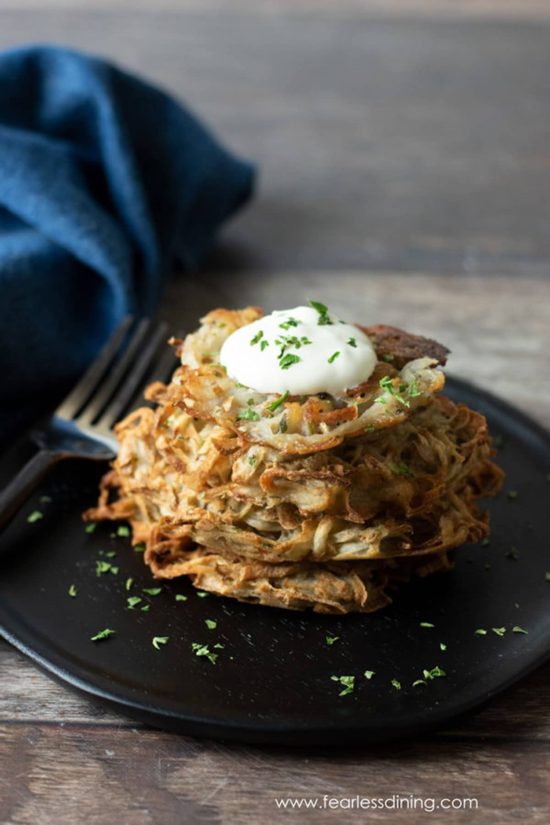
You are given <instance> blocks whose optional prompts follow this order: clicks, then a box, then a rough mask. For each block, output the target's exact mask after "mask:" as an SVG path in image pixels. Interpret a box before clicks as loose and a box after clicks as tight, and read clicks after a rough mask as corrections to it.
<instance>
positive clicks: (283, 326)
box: [279, 316, 300, 330]
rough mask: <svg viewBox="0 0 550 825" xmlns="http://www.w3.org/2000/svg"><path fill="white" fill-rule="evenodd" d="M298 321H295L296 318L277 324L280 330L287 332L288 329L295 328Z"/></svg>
mask: <svg viewBox="0 0 550 825" xmlns="http://www.w3.org/2000/svg"><path fill="white" fill-rule="evenodd" d="M299 323H300V321H297V320H296V318H292V316H291V317H290V318H287V319H286V321H284V322H283V323H282V324H279V326H280V328H281V329H285V330H288V329H290V327H297V326H298V324H299Z"/></svg>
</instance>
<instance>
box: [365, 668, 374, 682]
mask: <svg viewBox="0 0 550 825" xmlns="http://www.w3.org/2000/svg"><path fill="white" fill-rule="evenodd" d="M375 673H376V671H374V670H365V674H364V675H365V679H369V680H370V679H372V677H373V676H374V675H375Z"/></svg>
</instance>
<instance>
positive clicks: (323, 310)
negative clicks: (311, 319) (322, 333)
mask: <svg viewBox="0 0 550 825" xmlns="http://www.w3.org/2000/svg"><path fill="white" fill-rule="evenodd" d="M309 303H310V306H312V307H313V309H315V310H316V311H317V312H318V313H319V318H318V319H317V324H318V325H319V326H320V327H322V326H328V325H330V324H332V321H331V319H330V315H329V314H328V307H326V306H325V305H324V304H322V303H321V302H320V301H310V302H309Z"/></svg>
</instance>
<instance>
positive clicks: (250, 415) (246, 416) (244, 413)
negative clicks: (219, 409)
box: [237, 407, 260, 421]
mask: <svg viewBox="0 0 550 825" xmlns="http://www.w3.org/2000/svg"><path fill="white" fill-rule="evenodd" d="M241 420H245V421H259V420H260V416H259V415H258V413H257V412H256V410H251V409H250V407H249V408H248V409H246V410H241V411H240V412H239V413H238V415H237V421H241Z"/></svg>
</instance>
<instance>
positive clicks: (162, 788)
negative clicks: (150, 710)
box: [0, 0, 550, 825]
mask: <svg viewBox="0 0 550 825" xmlns="http://www.w3.org/2000/svg"><path fill="white" fill-rule="evenodd" d="M25 7H26V8H27V9H31V8H32V10H27V11H25ZM513 18H516V21H515V22H511V21H512V20H513ZM549 18H550V4H548V3H547V2H546V0H524V2H521V3H520V2H514V1H513V0H510V2H507V0H475V2H474V0H472V1H471V2H464V3H460V4H457V3H454V2H451V0H441V2H440V0H384V2H383V3H382V2H381V0H380V2H378V1H376V2H372V3H371V2H362V0H344V2H338V3H334V2H330V0H267V2H265V3H264V2H255V0H237V1H236V2H235V4H233V3H232V4H231V6H230V5H229V4H227V3H224V2H223V0H219V2H218V0H200V2H199V1H198V0H196V1H195V0H158V2H155V4H154V7H153V5H152V4H151V2H149V1H148V2H134V0H109V2H108V3H107V2H106V0H85V1H84V0H82V1H81V0H72V2H70V3H69V2H68V0H46V2H40V0H19V2H18V3H14V2H13V1H12V2H10V0H0V47H2V46H8V45H15V44H20V43H23V42H28V41H31V40H40V41H44V40H54V41H57V42H64V43H67V44H69V45H74V46H77V47H82V48H86V49H89V50H92V51H97V52H99V53H101V54H104V55H106V56H108V57H111V58H116V59H117V60H118V61H119V62H122V63H124V64H125V65H127V66H128V67H129V68H131V69H134V70H138V71H140V72H141V73H143V74H146V75H148V76H149V77H151V78H153V79H154V80H155V81H157V82H159V83H161V84H163V85H164V86H165V87H166V88H168V89H169V90H170V91H172V92H174V93H176V94H177V95H179V96H180V97H185V98H186V99H188V100H189V101H190V102H191V103H192V104H193V105H194V106H195V108H196V109H197V110H198V111H200V113H201V114H203V115H204V116H205V117H206V118H207V119H208V120H209V122H211V123H212V124H213V125H214V126H215V127H216V128H217V129H218V130H219V132H220V133H221V135H222V136H223V138H224V139H225V140H226V141H227V142H229V143H230V144H231V145H232V146H233V147H235V148H236V149H238V150H239V151H240V152H241V153H242V154H244V155H247V156H250V157H253V158H255V159H256V160H257V161H258V163H259V165H260V168H261V177H260V182H259V189H258V195H257V198H256V201H255V203H254V205H253V206H252V207H251V208H250V209H249V210H248V211H247V212H245V213H243V214H242V216H240V217H239V218H238V219H237V220H236V221H234V222H233V223H232V224H231V225H230V226H229V227H228V229H227V231H226V233H225V235H224V239H223V241H222V242H221V243H220V244H219V246H218V248H217V250H216V251H215V252H214V253H213V254H212V256H211V258H210V260H209V261H208V263H207V265H206V266H205V267H204V269H203V270H202V271H201V272H200V273H197V274H194V275H186V276H178V277H174V278H173V279H172V280H171V281H170V283H169V285H168V287H167V290H166V295H165V300H164V303H163V307H162V314H163V315H164V316H165V317H167V319H168V320H169V322H170V324H171V326H172V328H173V329H174V330H178V331H180V330H185V329H189V328H191V327H193V326H195V324H196V320H197V317H198V316H199V315H200V314H202V313H204V312H206V311H207V310H208V309H210V308H211V307H212V305H214V304H215V305H226V306H239V305H243V304H246V303H254V304H261V305H263V306H264V307H265V308H266V309H268V310H269V309H273V308H275V307H278V306H279V307H280V306H283V305H292V304H297V303H300V302H303V301H304V300H307V299H308V298H309V297H315V298H318V299H320V300H324V301H326V302H327V303H329V304H330V305H331V306H334V308H335V310H336V311H338V312H339V313H340V314H342V315H343V316H344V317H349V318H355V319H357V320H360V321H362V322H364V323H369V322H377V321H384V322H386V323H390V324H395V325H398V326H399V325H401V326H404V327H407V328H409V329H411V330H412V331H419V332H422V333H424V334H427V335H430V336H432V337H435V338H437V339H439V340H441V341H443V342H444V343H446V344H447V345H448V346H450V348H451V349H452V356H451V359H450V362H449V371H450V372H452V373H454V374H457V375H461V376H464V377H466V378H468V379H470V380H472V381H474V382H475V383H478V384H482V385H483V386H486V387H489V388H490V389H491V390H492V391H493V392H495V393H497V394H499V395H501V396H503V397H506V398H507V399H508V400H510V401H511V402H512V403H515V404H517V405H518V406H519V407H520V408H521V409H524V410H525V411H527V412H530V413H531V414H532V415H534V417H535V418H536V419H538V420H539V421H540V422H542V423H544V424H546V425H547V426H550V370H549V369H548V352H549V351H550V280H549V279H548V272H549V270H550V233H549V232H548V226H549V225H550V224H549V218H550V200H549V198H548V192H549V191H550V155H549V149H548V147H549V146H550V140H549V138H550V117H549V111H548V90H547V78H548V76H549V70H550V19H549ZM541 552H546V550H545V548H542V549H541ZM489 597H490V594H489ZM549 676H550V665H548V666H546V667H544V668H541V669H539V670H538V671H537V672H535V673H533V674H531V675H530V676H529V677H527V678H526V679H524V680H523V681H522V682H521V683H520V684H519V685H516V686H514V687H512V688H510V689H509V690H508V691H506V693H504V694H503V695H502V696H500V697H497V698H495V699H494V700H492V701H491V702H490V703H489V704H488V705H486V706H485V707H483V708H482V709H480V710H479V711H478V712H476V713H474V714H470V715H468V716H467V717H466V718H463V719H460V720H457V721H456V722H455V723H454V724H453V725H451V726H449V727H448V729H446V730H444V731H441V732H440V733H438V734H437V735H435V736H433V737H430V738H426V739H421V740H415V741H411V742H408V743H400V744H395V745H392V746H388V747H384V748H377V749H375V750H374V749H373V750H361V749H359V750H356V751H353V752H351V751H346V752H340V753H338V752H323V751H320V752H312V751H303V750H302V751H292V750H290V749H289V750H286V749H284V748H280V749H270V748H245V747H238V746H228V745H224V744H223V743H214V742H210V741H199V740H192V739H189V738H185V737H179V736H174V735H169V734H165V733H162V732H158V731H154V730H151V729H148V728H146V727H142V726H139V725H136V724H135V723H133V722H131V721H129V720H127V719H125V718H123V717H119V716H118V715H116V714H113V713H111V712H109V711H106V710H105V709H104V708H102V707H101V706H99V705H97V704H95V703H92V702H91V701H89V700H88V699H86V698H85V697H83V696H81V695H78V694H76V693H74V692H72V691H70V690H68V689H67V688H66V687H64V686H61V685H58V684H57V683H55V682H53V681H52V680H51V679H50V678H49V677H47V676H45V675H44V674H42V673H41V672H40V671H38V670H37V669H36V668H35V667H34V666H33V665H31V664H30V663H29V662H27V661H26V660H25V659H24V657H22V656H21V654H19V653H18V652H16V651H15V650H13V649H12V648H10V647H9V646H8V645H7V644H5V643H2V642H0V823H2V825H4V823H5V824H6V825H23V824H24V825H30V824H31V823H32V825H35V823H39V825H42V823H44V825H50V823H51V824H52V825H65V823H66V824H67V825H75V823H76V824H77V825H79V823H81V822H85V823H86V825H88V824H89V823H91V825H112V823H113V822H117V825H126V823H131V825H136V824H137V825H142V823H143V824H144V825H145V824H146V825H149V823H152V825H157V823H158V825H176V824H177V825H179V823H186V825H194V823H197V824H198V823H209V822H211V823H221V824H222V825H225V824H226V823H231V825H232V823H245V825H257V823H258V822H261V821H264V820H269V821H272V822H274V823H279V822H281V823H283V822H292V821H298V820H299V821H300V822H315V823H317V822H320V823H325V822H327V823H329V822H330V823H333V822H340V821H343V818H344V816H345V819H346V821H347V820H348V819H349V820H350V821H354V822H355V821H356V822H358V823H359V822H366V821H369V822H393V821H394V820H397V821H403V822H404V821H407V822H410V823H412V825H416V823H424V822H425V821H426V820H427V819H428V820H429V819H431V821H433V822H434V823H438V822H443V821H445V822H447V821H453V822H457V823H463V822H464V823H465V822H468V823H469V822H470V821H473V822H475V823H478V822H479V823H489V822H491V823H492V822H493V821H495V820H496V821H497V822H499V823H500V822H502V823H508V822H510V823H511V822H514V823H516V822H517V821H518V820H521V819H523V820H525V821H527V822H533V823H539V822H540V823H546V822H547V821H548V820H549V818H550V803H549V799H550V780H549V770H548V769H549V766H550V702H549V699H550V681H549ZM394 793H399V794H401V795H403V796H408V795H409V794H416V795H424V796H425V797H434V798H438V797H441V796H458V797H462V796H465V797H478V799H479V810H478V811H477V812H473V813H472V812H470V811H454V812H452V813H450V814H445V815H443V814H441V813H439V814H438V813H433V814H426V813H423V812H422V811H421V810H418V809H417V810H416V811H414V812H411V811H401V812H396V811H376V812H375V811H371V812H370V813H369V814H368V816H367V815H366V814H364V812H356V811H355V812H347V811H344V813H343V814H342V812H341V811H337V810H336V811H335V810H324V811H318V810H317V811H311V810H309V811H308V810H304V809H302V810H301V811H300V812H298V811H294V812H289V811H287V812H283V811H280V810H278V809H277V807H276V804H275V801H274V800H275V797H276V796H281V797H286V796H300V797H301V796H304V797H315V796H317V795H320V796H322V795H323V794H329V795H332V796H335V797H340V798H343V797H353V796H355V795H357V794H359V795H361V796H373V797H384V796H390V795H391V794H394Z"/></svg>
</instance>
